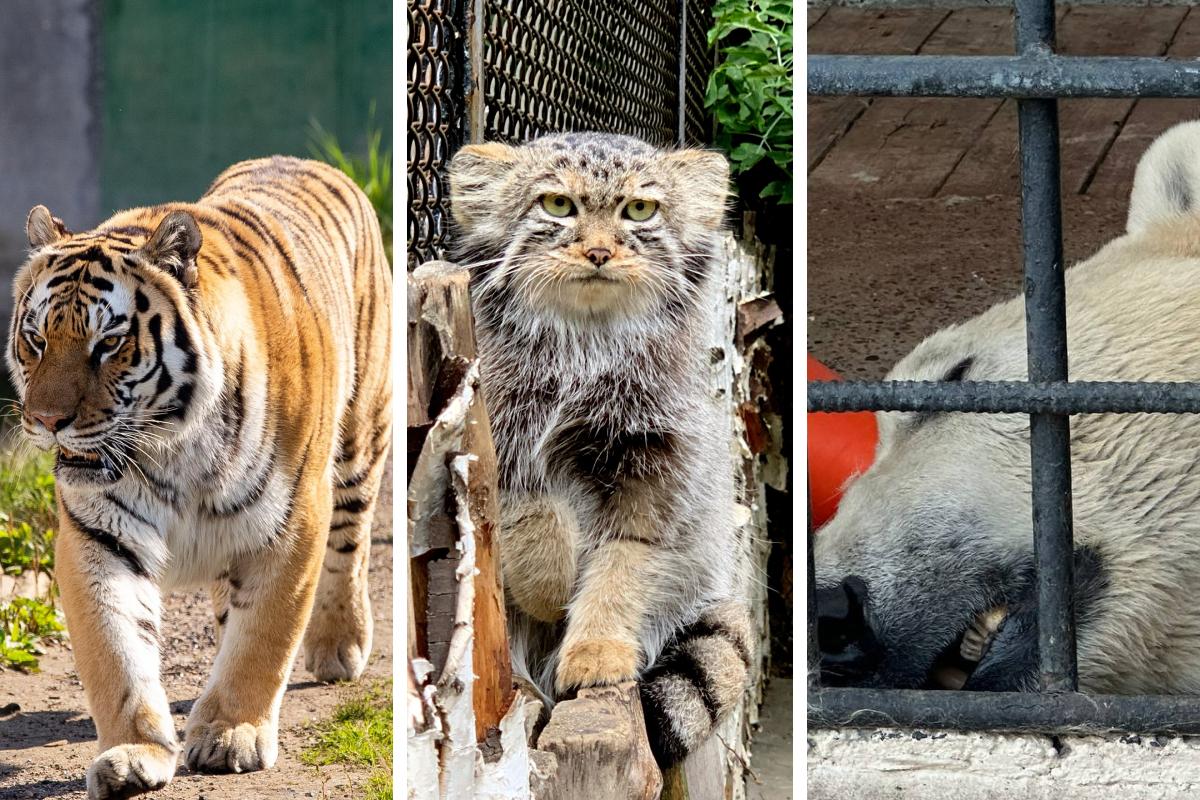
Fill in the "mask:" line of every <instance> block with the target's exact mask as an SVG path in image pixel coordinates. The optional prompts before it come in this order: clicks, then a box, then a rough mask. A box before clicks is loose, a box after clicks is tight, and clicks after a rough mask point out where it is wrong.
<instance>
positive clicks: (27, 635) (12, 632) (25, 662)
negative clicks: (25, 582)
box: [0, 597, 65, 672]
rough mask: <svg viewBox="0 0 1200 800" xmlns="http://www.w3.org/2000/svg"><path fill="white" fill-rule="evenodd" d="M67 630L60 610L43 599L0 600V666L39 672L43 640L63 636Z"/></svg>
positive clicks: (15, 598)
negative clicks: (1, 601)
mask: <svg viewBox="0 0 1200 800" xmlns="http://www.w3.org/2000/svg"><path fill="white" fill-rule="evenodd" d="M64 630H65V629H64V628H63V624H62V619H61V617H60V614H59V611H58V610H57V609H55V608H54V607H53V606H50V605H47V604H46V603H43V602H42V601H40V600H34V599H33V598H31V597H14V598H13V599H12V600H10V601H8V602H6V603H0V634H2V636H0V665H3V666H9V667H13V668H14V669H19V670H21V671H23V672H37V671H38V656H39V655H41V654H42V652H44V651H43V650H42V648H41V644H42V642H44V641H47V640H49V639H58V638H61V637H62V633H63V631H64Z"/></svg>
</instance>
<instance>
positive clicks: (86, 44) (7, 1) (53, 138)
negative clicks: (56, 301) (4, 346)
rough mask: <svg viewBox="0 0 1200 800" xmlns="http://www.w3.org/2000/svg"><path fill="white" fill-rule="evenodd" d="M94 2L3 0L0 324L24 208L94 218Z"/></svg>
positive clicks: (21, 245)
mask: <svg viewBox="0 0 1200 800" xmlns="http://www.w3.org/2000/svg"><path fill="white" fill-rule="evenodd" d="M95 7H96V3H95V2H94V1H93V0H4V12H3V17H4V22H3V23H2V24H0V320H2V321H3V322H4V325H5V328H4V329H5V330H7V320H8V315H9V313H10V310H11V308H12V297H11V292H10V286H11V283H12V279H13V275H14V274H15V272H16V269H17V267H18V266H20V263H21V261H22V259H23V257H24V252H25V246H26V241H25V218H26V216H27V215H28V214H29V209H30V208H32V207H33V206H34V205H37V204H38V203H41V204H43V205H46V206H48V207H49V208H50V210H51V211H53V212H54V213H55V214H56V215H57V216H59V217H61V218H62V220H63V221H64V222H66V223H67V226H68V227H70V228H72V229H73V230H82V229H85V228H87V227H90V226H92V225H94V224H96V223H97V222H99V221H100V214H99V208H100V173H99V153H100V129H99V102H100V101H99V92H98V91H97V89H98V78H99V76H98V74H97V68H96V64H97V52H96V43H97V41H98V36H97V29H96V19H97V15H96V14H95ZM0 372H2V370H0ZM0 383H3V381H0Z"/></svg>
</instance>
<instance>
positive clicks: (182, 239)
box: [137, 211, 204, 289]
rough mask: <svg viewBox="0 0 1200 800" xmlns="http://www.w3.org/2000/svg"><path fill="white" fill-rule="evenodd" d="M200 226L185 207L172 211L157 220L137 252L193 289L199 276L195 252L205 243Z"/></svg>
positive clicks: (186, 286)
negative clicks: (148, 236) (183, 209)
mask: <svg viewBox="0 0 1200 800" xmlns="http://www.w3.org/2000/svg"><path fill="white" fill-rule="evenodd" d="M203 241H204V240H203V237H202V236H201V235H200V226H199V225H197V224H196V219H195V218H194V217H193V216H192V215H191V214H189V213H187V212H186V211H172V212H171V213H170V214H168V215H167V216H166V217H164V218H163V221H162V222H160V223H158V227H157V228H155V229H154V233H152V234H150V238H149V239H147V240H146V243H145V244H144V245H142V246H141V247H140V248H138V251H137V252H138V254H140V255H141V256H142V257H144V258H145V259H147V260H148V261H149V262H150V263H152V264H154V266H156V267H158V268H159V269H162V270H165V271H166V272H169V273H171V274H172V275H174V276H175V277H176V278H178V279H179V282H180V283H182V284H183V285H184V288H187V289H191V288H192V287H193V286H195V285H196V282H197V281H198V280H199V279H200V273H199V270H197V268H196V254H197V253H199V252H200V245H201V244H202V243H203Z"/></svg>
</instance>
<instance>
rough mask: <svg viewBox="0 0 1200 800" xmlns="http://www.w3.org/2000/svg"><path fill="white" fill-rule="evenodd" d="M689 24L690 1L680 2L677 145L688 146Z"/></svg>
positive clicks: (680, 0) (683, 0) (681, 0)
mask: <svg viewBox="0 0 1200 800" xmlns="http://www.w3.org/2000/svg"><path fill="white" fill-rule="evenodd" d="M687 24H688V0H679V102H678V103H677V104H676V106H675V108H676V113H677V115H678V118H677V120H676V131H677V133H676V137H675V139H676V142H675V143H676V144H678V145H679V146H680V147H684V146H686V145H687V49H688V41H687Z"/></svg>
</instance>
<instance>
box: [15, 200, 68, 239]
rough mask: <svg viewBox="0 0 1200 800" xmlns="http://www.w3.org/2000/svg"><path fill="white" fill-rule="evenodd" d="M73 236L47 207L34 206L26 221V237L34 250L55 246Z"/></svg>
mask: <svg viewBox="0 0 1200 800" xmlns="http://www.w3.org/2000/svg"><path fill="white" fill-rule="evenodd" d="M70 235H71V232H70V231H69V230H67V226H66V225H64V224H63V221H62V220H61V219H59V218H58V217H56V216H54V215H53V214H51V213H50V209H48V208H46V207H45V206H34V207H33V208H32V209H30V211H29V216H28V217H26V219H25V236H26V237H28V239H29V246H30V247H32V248H33V249H35V250H36V249H37V248H39V247H45V246H46V245H48V244H53V243H54V242H57V241H58V240H59V239H65V238H67V237H68V236H70Z"/></svg>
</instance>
